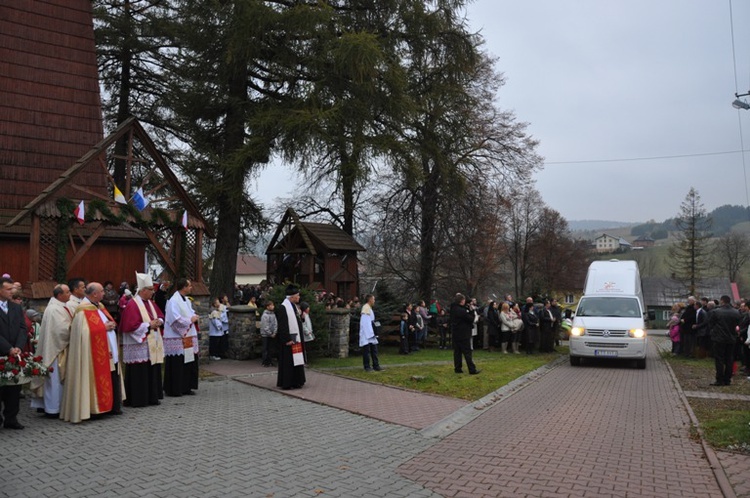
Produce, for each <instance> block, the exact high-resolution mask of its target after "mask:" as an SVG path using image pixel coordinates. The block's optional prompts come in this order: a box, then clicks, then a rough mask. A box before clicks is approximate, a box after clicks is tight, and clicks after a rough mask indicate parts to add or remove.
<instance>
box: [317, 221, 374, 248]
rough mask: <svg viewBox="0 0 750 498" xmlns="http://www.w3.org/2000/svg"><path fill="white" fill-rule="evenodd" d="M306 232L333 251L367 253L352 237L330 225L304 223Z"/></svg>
mask: <svg viewBox="0 0 750 498" xmlns="http://www.w3.org/2000/svg"><path fill="white" fill-rule="evenodd" d="M302 225H303V226H304V227H305V230H307V232H308V233H309V234H310V235H312V236H313V237H314V238H316V239H318V241H320V243H321V244H323V246H324V247H326V248H327V249H329V250H331V251H366V249H365V248H364V247H362V245H361V244H360V243H359V242H357V241H356V240H354V238H352V236H351V235H349V234H348V233H346V232H345V231H343V230H342V229H340V228H339V227H337V226H336V225H332V224H329V223H311V222H304V221H303V222H302Z"/></svg>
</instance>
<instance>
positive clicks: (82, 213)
mask: <svg viewBox="0 0 750 498" xmlns="http://www.w3.org/2000/svg"><path fill="white" fill-rule="evenodd" d="M73 213H74V214H75V215H76V219H77V220H78V223H80V224H81V225H83V224H84V223H86V207H85V206H84V205H83V201H81V203H80V204H78V207H77V208H76V210H75V211H73Z"/></svg>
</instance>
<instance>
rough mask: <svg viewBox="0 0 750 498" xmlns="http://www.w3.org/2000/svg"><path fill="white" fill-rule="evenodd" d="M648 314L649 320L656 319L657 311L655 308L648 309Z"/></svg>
mask: <svg viewBox="0 0 750 498" xmlns="http://www.w3.org/2000/svg"><path fill="white" fill-rule="evenodd" d="M646 315H647V316H648V318H647V319H648V321H653V320H656V311H654V310H648V312H647V313H646Z"/></svg>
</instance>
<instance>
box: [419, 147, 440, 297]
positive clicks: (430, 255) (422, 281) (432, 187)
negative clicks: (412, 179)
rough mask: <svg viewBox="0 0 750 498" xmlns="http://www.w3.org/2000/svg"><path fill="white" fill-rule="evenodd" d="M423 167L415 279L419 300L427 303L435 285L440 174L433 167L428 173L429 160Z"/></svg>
mask: <svg viewBox="0 0 750 498" xmlns="http://www.w3.org/2000/svg"><path fill="white" fill-rule="evenodd" d="M423 163H424V164H423V167H424V170H425V171H426V172H429V175H428V176H427V180H426V182H425V184H424V186H423V187H422V210H421V211H422V212H421V219H420V228H421V230H420V233H419V254H420V257H419V277H418V279H417V293H418V296H419V298H421V299H424V300H425V301H428V300H429V299H431V298H432V290H433V287H434V285H435V273H434V272H435V258H436V256H437V254H436V253H437V245H436V244H435V231H436V225H437V212H436V210H437V205H438V195H439V193H438V180H439V175H440V173H439V172H438V167H437V166H434V167H433V168H432V171H429V169H430V168H429V163H430V161H429V159H424V160H423Z"/></svg>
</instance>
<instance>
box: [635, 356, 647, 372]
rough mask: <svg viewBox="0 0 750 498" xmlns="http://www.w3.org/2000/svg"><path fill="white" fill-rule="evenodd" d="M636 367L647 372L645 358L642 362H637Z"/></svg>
mask: <svg viewBox="0 0 750 498" xmlns="http://www.w3.org/2000/svg"><path fill="white" fill-rule="evenodd" d="M635 366H636V367H638V368H639V369H640V370H645V369H646V358H644V359H642V360H636V361H635Z"/></svg>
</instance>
